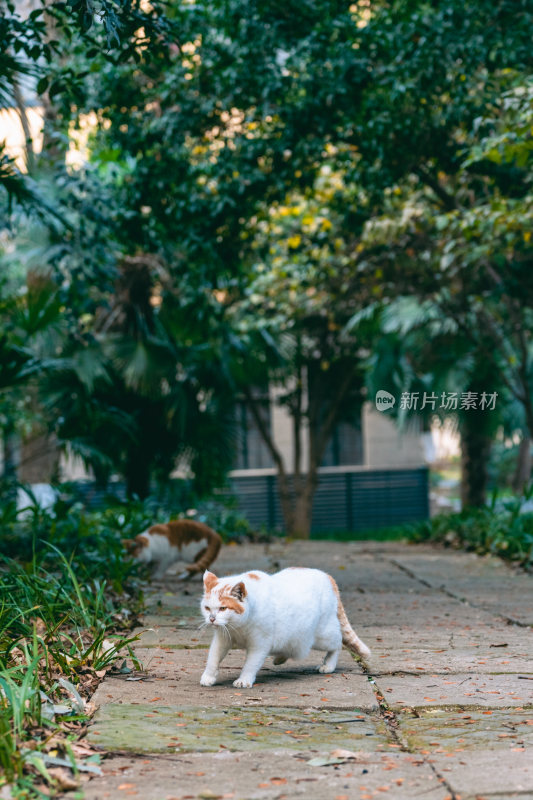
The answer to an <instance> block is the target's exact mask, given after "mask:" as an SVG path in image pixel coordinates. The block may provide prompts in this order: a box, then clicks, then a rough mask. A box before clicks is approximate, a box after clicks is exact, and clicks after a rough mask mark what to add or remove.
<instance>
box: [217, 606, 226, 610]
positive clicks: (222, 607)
mask: <svg viewBox="0 0 533 800" xmlns="http://www.w3.org/2000/svg"><path fill="white" fill-rule="evenodd" d="M226 609H227V606H220V609H219V610H220V611H226Z"/></svg>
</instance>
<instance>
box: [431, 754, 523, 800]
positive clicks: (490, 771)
mask: <svg viewBox="0 0 533 800" xmlns="http://www.w3.org/2000/svg"><path fill="white" fill-rule="evenodd" d="M428 763H429V764H432V765H433V766H434V768H435V769H436V770H437V772H438V773H439V774H440V775H442V777H443V778H444V779H445V780H446V782H447V783H448V785H449V786H450V787H451V789H452V790H453V791H454V793H455V794H456V795H460V796H461V797H463V796H464V795H465V794H469V795H474V797H476V798H477V799H478V800H480V798H481V797H484V796H487V800H493V793H494V792H501V793H505V794H504V797H512V796H513V795H512V793H513V792H516V793H521V796H522V798H523V800H526V798H527V799H528V800H530V799H531V798H533V788H532V787H533V749H529V750H526V749H521V748H519V749H518V750H517V751H515V752H511V751H508V752H506V753H505V757H503V755H502V754H500V753H495V752H494V751H493V750H474V751H470V752H468V754H467V757H464V754H463V757H460V756H456V755H453V756H451V757H447V756H440V755H436V756H431V757H429V758H428Z"/></svg>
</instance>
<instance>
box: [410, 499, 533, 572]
mask: <svg viewBox="0 0 533 800" xmlns="http://www.w3.org/2000/svg"><path fill="white" fill-rule="evenodd" d="M530 494H531V490H530V491H529V492H528V493H527V495H526V500H527V499H528V498H529V496H530ZM527 508H528V506H525V504H524V502H523V500H522V499H519V498H512V499H510V500H505V501H497V499H496V498H495V499H494V500H493V503H492V504H491V506H487V507H485V508H469V509H465V510H463V511H461V512H460V513H458V514H441V515H439V516H437V517H434V518H433V519H431V520H428V521H427V522H424V523H422V524H420V525H418V526H415V527H414V528H412V529H411V531H410V534H409V538H410V539H411V541H415V542H424V541H431V542H440V543H442V544H444V545H447V546H450V547H462V548H464V549H466V550H470V551H473V552H475V553H479V554H480V555H484V554H485V553H491V554H493V555H497V556H500V557H502V558H505V559H508V560H511V561H514V562H516V563H518V564H520V565H522V566H524V567H527V568H529V567H531V566H532V565H533V512H531V511H528V510H526V509H527Z"/></svg>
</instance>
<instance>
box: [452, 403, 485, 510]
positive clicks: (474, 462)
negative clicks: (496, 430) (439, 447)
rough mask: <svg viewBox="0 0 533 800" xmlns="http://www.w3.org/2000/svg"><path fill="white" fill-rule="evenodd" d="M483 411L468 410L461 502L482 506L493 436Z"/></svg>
mask: <svg viewBox="0 0 533 800" xmlns="http://www.w3.org/2000/svg"><path fill="white" fill-rule="evenodd" d="M482 413H483V412H480V413H476V412H475V411H473V410H472V411H466V412H465V414H464V416H463V418H462V419H461V422H460V432H461V504H462V507H463V508H467V507H469V506H474V507H478V508H479V507H481V506H484V505H485V502H486V490H487V479H488V473H487V464H488V460H489V455H490V449H491V445H492V437H491V436H490V435H489V434H488V433H487V431H486V430H485V425H484V424H483V422H484V419H483V416H482Z"/></svg>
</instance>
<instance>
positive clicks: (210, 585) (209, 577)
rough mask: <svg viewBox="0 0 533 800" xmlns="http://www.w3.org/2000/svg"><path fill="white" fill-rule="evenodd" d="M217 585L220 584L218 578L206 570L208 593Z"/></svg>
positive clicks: (205, 579)
mask: <svg viewBox="0 0 533 800" xmlns="http://www.w3.org/2000/svg"><path fill="white" fill-rule="evenodd" d="M216 583H218V578H217V576H216V575H215V574H214V573H212V572H209V570H207V569H206V571H205V572H204V586H205V590H206V592H210V591H211V589H212V588H213V586H214V585H215V584H216Z"/></svg>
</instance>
